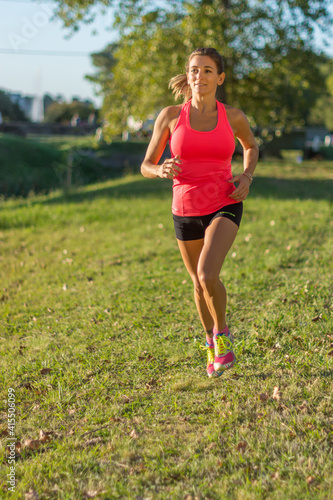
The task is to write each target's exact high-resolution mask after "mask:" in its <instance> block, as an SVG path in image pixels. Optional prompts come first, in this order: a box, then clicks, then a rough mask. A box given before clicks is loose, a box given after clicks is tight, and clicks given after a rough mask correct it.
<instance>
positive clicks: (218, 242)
mask: <svg viewBox="0 0 333 500" xmlns="http://www.w3.org/2000/svg"><path fill="white" fill-rule="evenodd" d="M237 231H238V226H237V225H236V224H235V223H234V222H232V221H231V220H229V219H227V218H225V217H219V218H216V219H214V220H213V222H212V223H211V225H210V226H209V227H208V228H207V229H206V233H205V238H204V244H203V247H202V250H201V252H200V257H199V260H198V267H197V276H198V278H199V283H200V285H201V287H202V289H203V295H204V298H205V304H206V305H207V307H208V310H209V312H210V315H211V317H212V318H213V321H214V326H215V328H216V330H217V331H221V330H223V328H224V327H225V326H226V307H227V294H226V289H225V287H224V285H223V283H221V281H220V278H219V275H220V271H221V268H222V265H223V262H224V259H225V257H226V256H227V254H228V252H229V250H230V248H231V246H232V244H233V242H234V240H235V238H236V235H237Z"/></svg>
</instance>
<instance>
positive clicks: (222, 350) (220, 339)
mask: <svg viewBox="0 0 333 500" xmlns="http://www.w3.org/2000/svg"><path fill="white" fill-rule="evenodd" d="M216 344H217V347H218V354H217V356H218V357H220V356H223V355H224V354H227V352H228V351H232V348H233V345H232V342H231V340H230V339H228V337H226V336H225V335H218V336H217V337H216Z"/></svg>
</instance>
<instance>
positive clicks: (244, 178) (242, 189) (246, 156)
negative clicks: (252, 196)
mask: <svg viewBox="0 0 333 500" xmlns="http://www.w3.org/2000/svg"><path fill="white" fill-rule="evenodd" d="M228 119H229V122H230V125H231V126H232V128H233V130H234V134H235V136H236V137H237V139H238V140H239V142H240V143H241V145H242V147H243V167H244V171H243V173H242V174H240V175H236V176H235V177H233V179H231V180H230V181H229V182H232V183H233V182H238V186H237V188H236V189H235V191H234V192H233V193H232V195H231V196H230V198H233V199H234V200H237V201H243V200H245V198H246V197H247V195H248V194H249V190H250V185H251V183H252V176H253V173H254V170H255V168H256V165H257V162H258V157H259V148H258V146H257V143H256V140H255V138H254V135H253V133H252V131H251V128H250V125H249V122H248V120H247V118H246V116H245V115H244V113H243V112H242V111H240V110H239V109H236V108H233V109H230V110H229V112H228Z"/></svg>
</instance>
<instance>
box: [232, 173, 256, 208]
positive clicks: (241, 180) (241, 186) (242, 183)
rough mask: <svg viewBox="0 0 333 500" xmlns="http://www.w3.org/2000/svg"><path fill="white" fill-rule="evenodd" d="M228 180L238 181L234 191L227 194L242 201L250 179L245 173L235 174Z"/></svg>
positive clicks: (246, 193) (247, 190)
mask: <svg viewBox="0 0 333 500" xmlns="http://www.w3.org/2000/svg"><path fill="white" fill-rule="evenodd" d="M229 182H231V183H234V182H238V186H237V188H236V189H235V191H234V192H233V193H232V194H231V195H230V196H229V198H233V199H234V200H236V201H239V202H240V201H244V200H245V198H246V197H247V195H248V194H249V191H250V185H251V180H250V179H249V178H248V177H247V175H245V174H240V175H236V176H235V177H233V178H232V179H231V180H230V181H229Z"/></svg>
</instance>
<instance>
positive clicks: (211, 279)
mask: <svg viewBox="0 0 333 500" xmlns="http://www.w3.org/2000/svg"><path fill="white" fill-rule="evenodd" d="M198 278H199V283H200V286H201V287H202V288H203V290H205V291H207V292H209V293H213V292H214V290H215V289H216V287H217V286H218V285H219V283H220V278H219V276H218V275H217V276H216V275H215V274H213V273H208V272H205V271H201V272H199V274H198Z"/></svg>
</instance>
